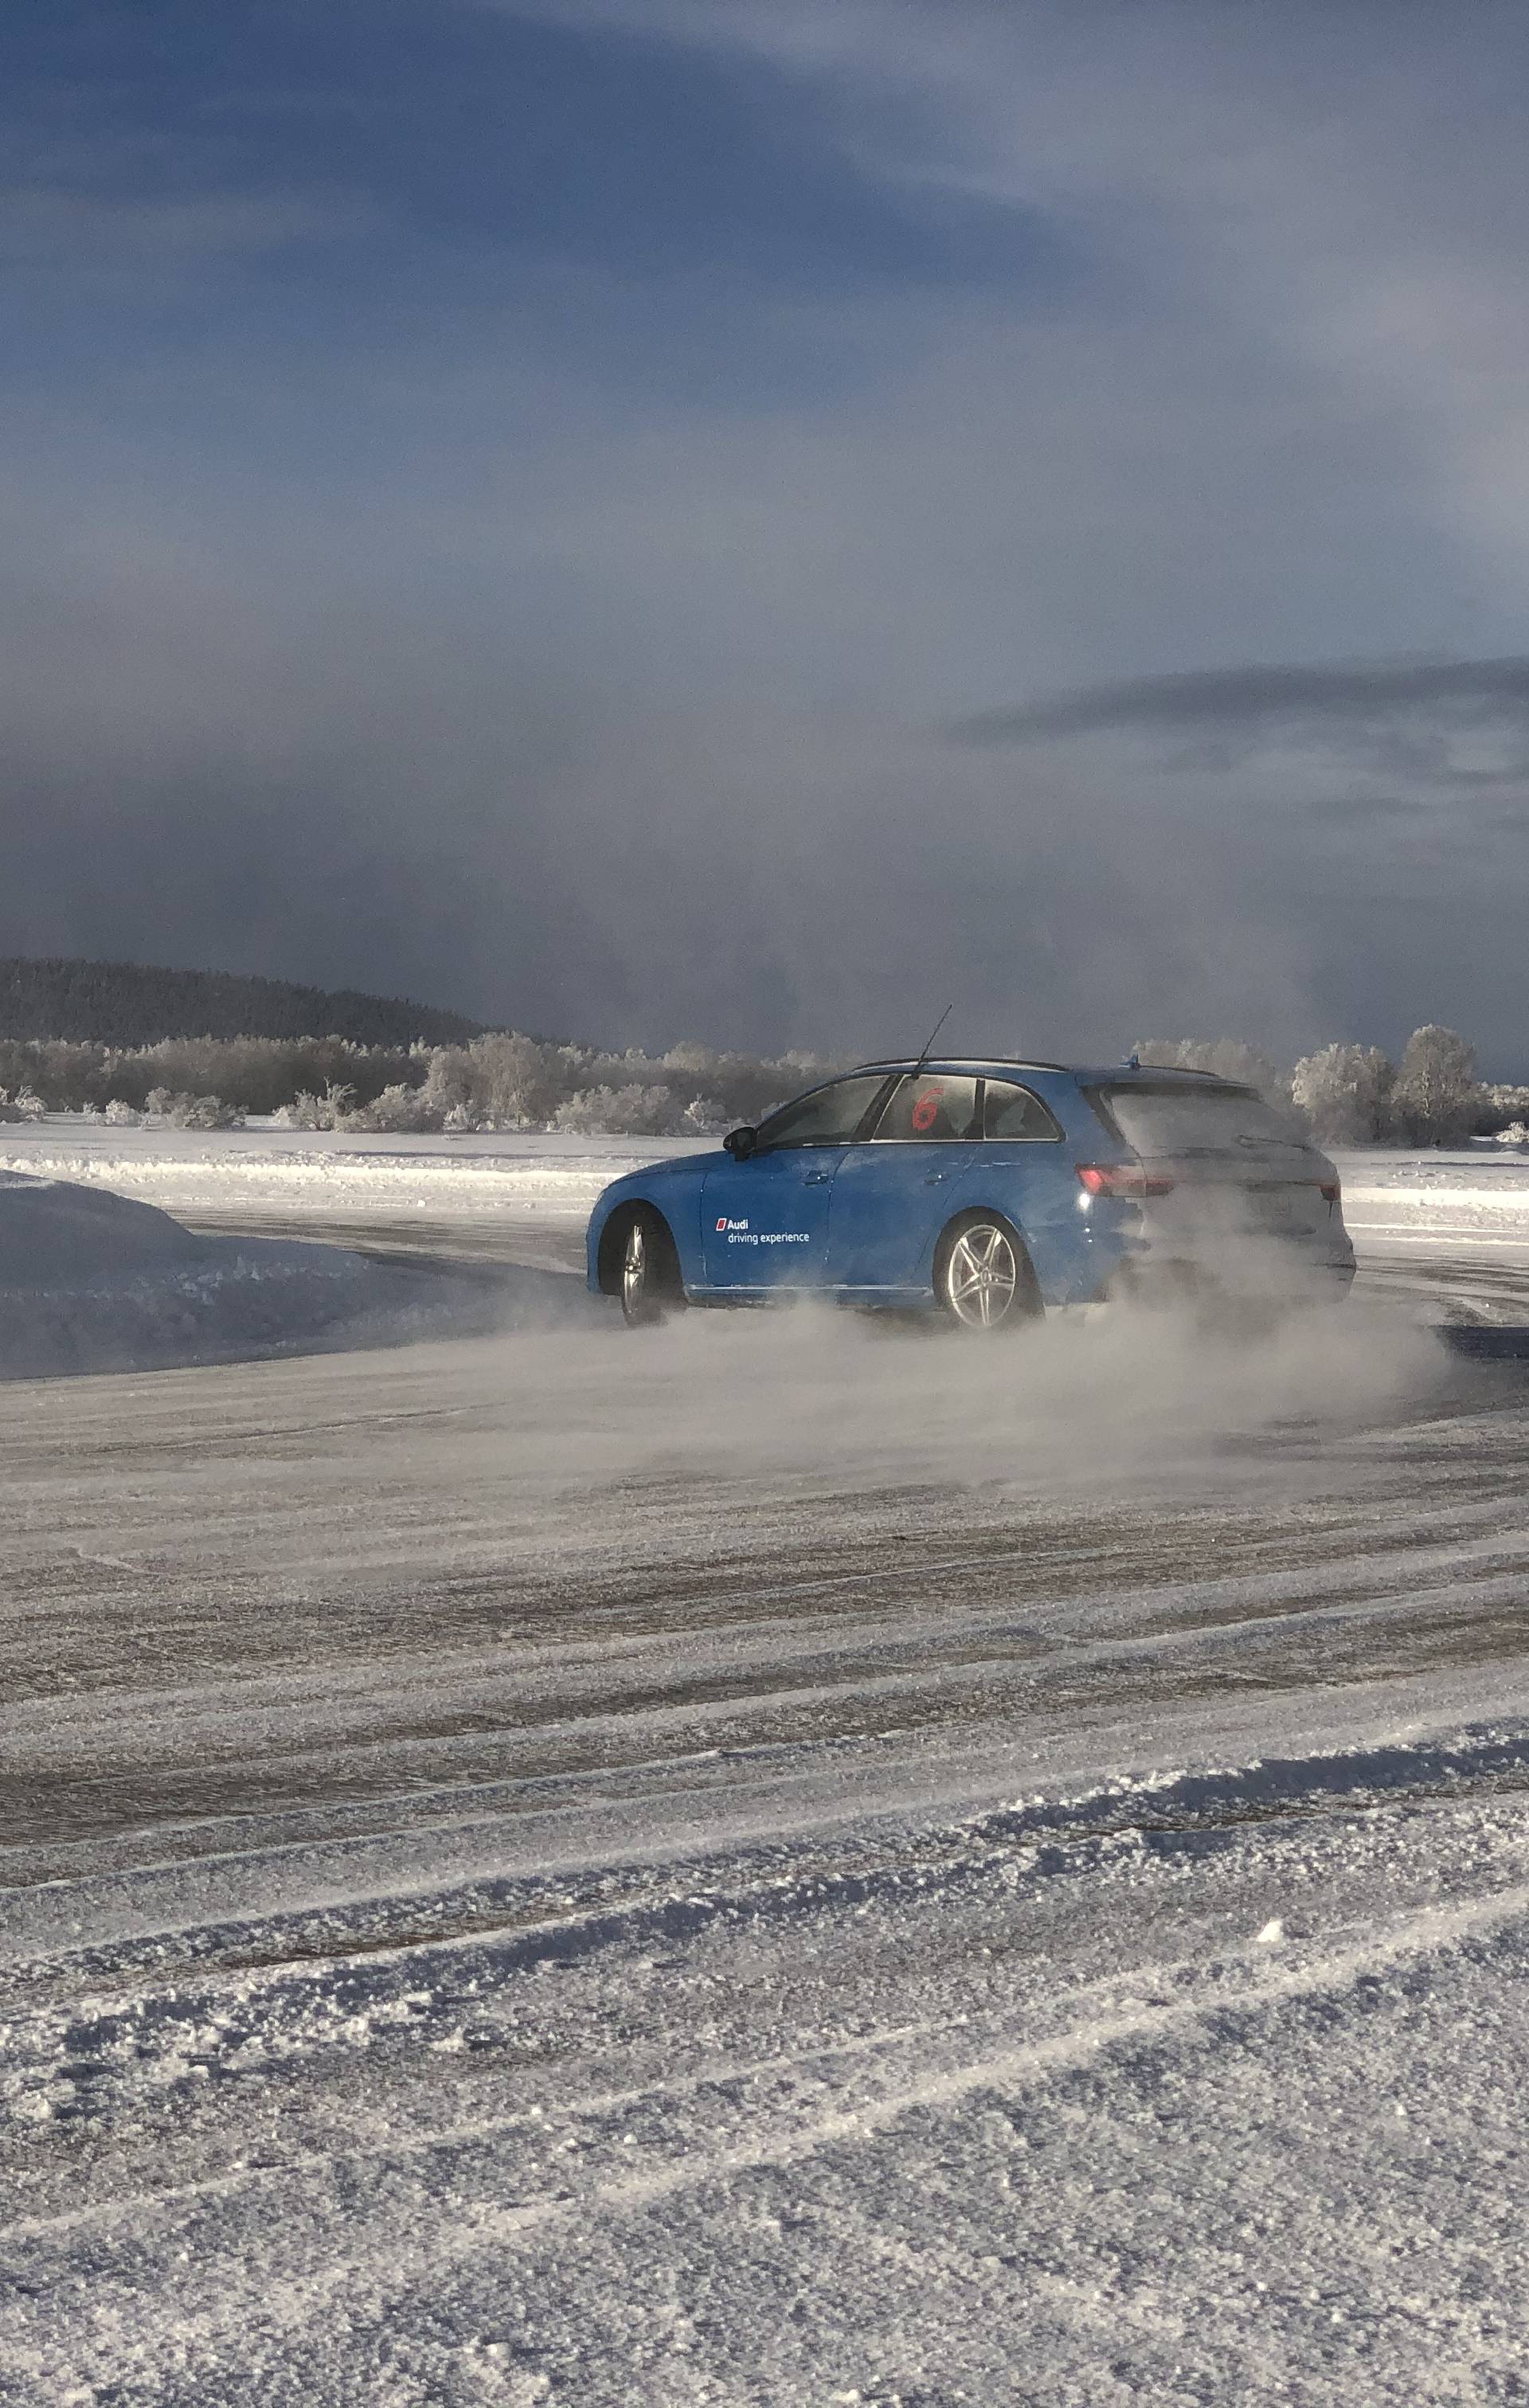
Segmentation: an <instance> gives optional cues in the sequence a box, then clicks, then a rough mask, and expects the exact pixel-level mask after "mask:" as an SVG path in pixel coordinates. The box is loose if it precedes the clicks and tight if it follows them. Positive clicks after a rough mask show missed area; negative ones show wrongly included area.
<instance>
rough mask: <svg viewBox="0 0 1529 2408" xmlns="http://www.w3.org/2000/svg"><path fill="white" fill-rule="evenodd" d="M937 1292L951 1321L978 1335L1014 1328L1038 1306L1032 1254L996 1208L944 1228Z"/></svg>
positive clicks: (957, 1326)
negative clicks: (996, 1211) (1000, 1216)
mask: <svg viewBox="0 0 1529 2408" xmlns="http://www.w3.org/2000/svg"><path fill="white" fill-rule="evenodd" d="M935 1294H936V1297H938V1299H939V1303H940V1309H941V1311H942V1312H944V1314H945V1316H946V1318H947V1320H948V1321H950V1322H951V1323H952V1324H953V1325H954V1326H955V1327H956V1328H958V1329H966V1330H971V1331H972V1332H974V1334H975V1335H977V1336H979V1337H983V1336H987V1335H990V1334H992V1333H993V1332H994V1331H997V1330H1000V1329H1016V1328H1018V1327H1019V1326H1021V1325H1022V1323H1023V1322H1026V1321H1031V1320H1034V1319H1035V1317H1036V1314H1037V1313H1038V1312H1039V1310H1040V1300H1039V1298H1038V1297H1037V1296H1036V1277H1035V1273H1034V1271H1033V1270H1032V1269H1031V1268H1030V1257H1029V1256H1028V1254H1026V1253H1025V1251H1024V1248H1023V1246H1022V1244H1021V1243H1020V1240H1019V1239H1018V1238H1017V1237H1016V1236H1015V1234H1014V1232H1013V1230H1012V1229H1011V1228H1010V1227H1009V1226H1008V1225H1007V1222H1006V1221H1002V1220H1000V1219H999V1217H998V1215H997V1214H996V1213H995V1212H972V1213H969V1214H968V1215H967V1216H966V1218H965V1220H962V1221H958V1222H956V1223H955V1224H954V1225H953V1226H952V1227H951V1228H950V1229H949V1230H948V1231H947V1232H946V1235H945V1238H944V1240H943V1242H942V1243H941V1246H940V1250H939V1254H938V1258H937V1260H936V1267H935Z"/></svg>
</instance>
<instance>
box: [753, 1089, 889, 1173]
mask: <svg viewBox="0 0 1529 2408" xmlns="http://www.w3.org/2000/svg"><path fill="white" fill-rule="evenodd" d="M886 1083H887V1082H886V1078H885V1075H884V1073H883V1072H881V1071H879V1070H878V1071H876V1072H875V1073H874V1074H873V1075H872V1076H871V1077H869V1078H859V1079H836V1080H835V1082H834V1083H833V1085H832V1086H831V1087H814V1089H813V1090H812V1093H811V1094H810V1095H808V1096H798V1097H797V1098H796V1100H795V1102H794V1103H791V1104H782V1105H781V1107H780V1110H779V1111H778V1112H772V1113H771V1114H770V1117H769V1119H768V1120H767V1121H764V1122H762V1123H761V1125H760V1131H759V1151H760V1152H761V1153H766V1152H769V1151H771V1150H773V1149H774V1148H775V1147H777V1146H782V1145H848V1144H849V1142H850V1139H851V1138H852V1137H853V1136H854V1134H855V1131H856V1130H857V1129H858V1128H859V1126H860V1124H861V1122H862V1121H863V1120H864V1119H865V1115H866V1113H867V1112H868V1111H869V1110H870V1108H871V1106H872V1104H874V1103H875V1101H876V1098H877V1097H878V1096H879V1094H880V1093H881V1090H882V1088H883V1087H884V1086H885V1085H886Z"/></svg>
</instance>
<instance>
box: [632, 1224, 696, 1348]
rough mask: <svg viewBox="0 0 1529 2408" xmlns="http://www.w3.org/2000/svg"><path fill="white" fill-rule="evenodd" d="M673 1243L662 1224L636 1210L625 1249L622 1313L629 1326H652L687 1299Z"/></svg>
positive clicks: (645, 1327) (642, 1327)
mask: <svg viewBox="0 0 1529 2408" xmlns="http://www.w3.org/2000/svg"><path fill="white" fill-rule="evenodd" d="M683 1301H684V1290H683V1287H682V1285H681V1283H680V1280H679V1262H678V1259H677V1258H676V1255H675V1252H674V1243H673V1240H672V1239H671V1238H670V1237H669V1233H668V1231H667V1230H666V1229H665V1228H664V1227H663V1226H662V1224H660V1223H658V1222H652V1221H649V1220H647V1219H646V1218H645V1217H644V1216H643V1214H641V1213H640V1212H634V1213H633V1215H632V1218H631V1220H630V1221H629V1222H628V1223H627V1228H626V1241H625V1244H624V1245H623V1247H622V1318H623V1320H624V1321H625V1323H626V1326H627V1327H628V1328H629V1329H651V1328H652V1327H653V1326H654V1324H655V1323H656V1322H660V1321H662V1320H663V1318H664V1313H665V1312H666V1311H668V1310H669V1309H671V1308H672V1307H673V1306H675V1305H678V1304H681V1303H683Z"/></svg>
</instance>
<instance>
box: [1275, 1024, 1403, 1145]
mask: <svg viewBox="0 0 1529 2408" xmlns="http://www.w3.org/2000/svg"><path fill="white" fill-rule="evenodd" d="M1395 1078H1396V1073H1395V1070H1394V1068H1393V1066H1392V1064H1391V1062H1390V1061H1389V1060H1388V1058H1387V1057H1386V1055H1385V1054H1382V1053H1381V1051H1380V1049H1379V1046H1378V1045H1324V1046H1323V1047H1322V1051H1321V1053H1320V1054H1308V1055H1307V1056H1306V1059H1305V1060H1304V1061H1301V1062H1297V1063H1296V1065H1295V1068H1294V1070H1293V1073H1292V1075H1291V1101H1292V1102H1293V1103H1294V1104H1296V1105H1298V1106H1299V1108H1300V1110H1301V1111H1303V1112H1304V1113H1305V1114H1306V1117H1307V1119H1308V1121H1309V1122H1310V1124H1311V1133H1312V1135H1313V1137H1315V1139H1316V1140H1317V1142H1318V1144H1319V1145H1373V1144H1374V1143H1375V1142H1376V1140H1378V1139H1379V1138H1382V1137H1384V1136H1385V1134H1386V1131H1387V1128H1388V1126H1389V1123H1390V1117H1391V1094H1392V1088H1393V1084H1394V1082H1395Z"/></svg>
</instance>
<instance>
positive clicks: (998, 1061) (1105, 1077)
mask: <svg viewBox="0 0 1529 2408" xmlns="http://www.w3.org/2000/svg"><path fill="white" fill-rule="evenodd" d="M855 1068H857V1069H859V1070H949V1071H965V1070H974V1071H976V1070H1057V1071H1061V1072H1062V1073H1063V1075H1064V1076H1065V1077H1066V1078H1069V1079H1082V1080H1085V1081H1088V1082H1094V1081H1098V1082H1105V1081H1107V1082H1110V1083H1114V1082H1116V1081H1129V1080H1132V1079H1199V1080H1202V1081H1203V1080H1206V1079H1208V1080H1209V1081H1210V1082H1212V1084H1213V1085H1215V1086H1218V1087H1235V1086H1238V1085H1240V1084H1241V1083H1242V1082H1240V1081H1239V1080H1236V1079H1223V1078H1222V1076H1221V1074H1220V1072H1219V1071H1216V1070H1186V1069H1180V1068H1178V1067H1177V1066H1175V1067H1172V1068H1170V1067H1169V1065H1168V1064H1167V1063H1165V1062H1111V1063H1109V1064H1108V1065H1107V1067H1104V1068H1088V1067H1086V1066H1084V1065H1082V1064H1080V1063H1078V1062H1035V1061H1027V1060H1021V1059H1019V1058H1017V1057H1016V1056H1014V1055H1012V1054H936V1055H934V1056H933V1057H932V1058H930V1059H929V1060H924V1059H923V1058H922V1056H920V1055H919V1054H901V1055H899V1056H897V1057H896V1058H895V1059H892V1060H888V1061H884V1062H859V1063H857V1064H856V1065H855Z"/></svg>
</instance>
